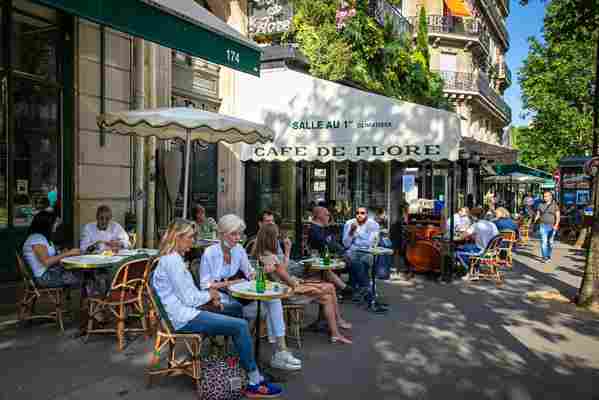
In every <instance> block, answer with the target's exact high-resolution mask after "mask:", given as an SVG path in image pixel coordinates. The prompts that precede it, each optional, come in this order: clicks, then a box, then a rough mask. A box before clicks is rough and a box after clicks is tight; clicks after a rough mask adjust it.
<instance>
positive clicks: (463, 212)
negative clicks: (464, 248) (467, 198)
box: [446, 207, 472, 232]
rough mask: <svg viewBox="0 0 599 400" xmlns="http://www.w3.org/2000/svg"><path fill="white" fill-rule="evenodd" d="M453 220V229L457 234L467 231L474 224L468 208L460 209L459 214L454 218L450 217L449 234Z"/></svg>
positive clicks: (448, 220) (448, 221)
mask: <svg viewBox="0 0 599 400" xmlns="http://www.w3.org/2000/svg"><path fill="white" fill-rule="evenodd" d="M451 218H453V219H454V222H453V223H454V225H453V229H454V230H455V232H464V231H466V230H467V229H468V228H469V227H470V225H471V223H472V222H471V221H470V210H469V209H468V207H462V208H460V209H459V210H458V212H457V213H455V214H454V215H453V217H449V218H448V219H447V227H446V228H447V232H449V229H450V224H451Z"/></svg>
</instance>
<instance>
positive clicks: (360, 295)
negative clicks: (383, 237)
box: [343, 207, 380, 302]
mask: <svg viewBox="0 0 599 400" xmlns="http://www.w3.org/2000/svg"><path fill="white" fill-rule="evenodd" d="M379 235H380V226H379V224H377V223H376V221H374V220H373V219H370V218H368V210H367V209H366V207H358V209H357V210H356V218H353V219H350V220H349V221H347V222H346V223H345V226H344V227H343V246H344V247H345V249H346V253H345V254H346V256H347V257H348V258H349V259H350V260H351V261H350V273H351V281H352V285H353V287H354V298H353V300H354V301H355V302H360V301H364V300H366V301H368V296H369V288H370V279H369V275H368V271H369V269H370V265H371V264H372V256H371V255H370V254H368V253H365V252H361V251H357V250H358V249H360V248H367V247H371V246H375V245H377V244H378V243H375V241H376V240H377V238H378V237H379Z"/></svg>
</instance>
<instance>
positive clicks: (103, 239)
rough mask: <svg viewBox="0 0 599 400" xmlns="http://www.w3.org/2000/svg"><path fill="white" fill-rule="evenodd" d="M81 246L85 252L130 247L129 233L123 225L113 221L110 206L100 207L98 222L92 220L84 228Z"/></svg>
mask: <svg viewBox="0 0 599 400" xmlns="http://www.w3.org/2000/svg"><path fill="white" fill-rule="evenodd" d="M80 248H81V252H85V253H89V252H93V251H103V250H108V249H111V250H114V251H118V250H119V249H127V248H129V235H128V234H127V232H125V230H124V229H123V227H122V226H121V225H119V224H118V223H117V222H114V221H112V211H111V210H110V207H108V206H106V205H102V206H100V207H98V210H97V211H96V222H90V223H89V224H87V225H85V227H84V228H83V232H82V233H81V246H80Z"/></svg>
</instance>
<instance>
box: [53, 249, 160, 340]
mask: <svg viewBox="0 0 599 400" xmlns="http://www.w3.org/2000/svg"><path fill="white" fill-rule="evenodd" d="M157 254H158V250H155V249H137V250H121V251H120V252H119V253H118V255H114V256H103V255H100V254H87V255H81V256H72V257H65V258H63V259H62V260H60V262H61V264H62V266H63V268H64V269H65V270H68V271H83V273H84V276H87V278H84V279H83V282H82V285H81V294H80V307H79V308H80V310H79V315H80V318H79V319H80V331H81V333H82V334H85V330H86V328H87V319H88V313H87V305H86V304H85V302H86V301H87V298H88V293H87V290H86V288H85V281H87V280H88V279H89V276H90V275H93V274H94V273H95V272H96V271H99V270H109V271H110V272H111V274H112V275H114V274H115V273H116V271H117V270H118V268H119V267H120V266H121V265H123V264H124V263H126V262H129V261H132V260H136V259H143V258H149V257H152V256H155V255H157Z"/></svg>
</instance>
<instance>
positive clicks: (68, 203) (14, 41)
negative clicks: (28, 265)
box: [0, 0, 260, 281]
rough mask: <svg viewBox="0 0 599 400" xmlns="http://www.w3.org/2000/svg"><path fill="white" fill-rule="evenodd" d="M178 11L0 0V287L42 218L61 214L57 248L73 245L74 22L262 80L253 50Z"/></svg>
mask: <svg viewBox="0 0 599 400" xmlns="http://www.w3.org/2000/svg"><path fill="white" fill-rule="evenodd" d="M171 3H172V5H173V7H175V8H174V9H171V8H169V7H170V5H171ZM177 4H178V2H172V1H170V0H159V1H154V2H152V3H151V4H150V3H149V2H145V1H143V0H85V1H83V0H68V1H67V0H62V1H61V0H35V1H30V0H0V44H1V46H0V48H1V52H0V85H1V87H0V89H1V90H0V154H1V163H0V254H1V255H2V257H1V258H0V260H1V261H0V281H11V280H15V279H16V278H17V276H16V271H15V267H14V263H15V256H14V254H15V251H16V250H17V248H18V247H19V246H20V244H22V242H23V241H24V239H25V237H26V234H27V230H28V227H29V225H30V223H31V220H32V218H33V216H34V215H35V213H36V212H38V211H39V210H41V209H44V208H47V207H52V208H53V209H54V210H55V211H56V212H57V214H58V215H59V217H60V219H61V221H62V225H61V227H60V228H59V229H58V232H57V238H56V240H57V241H58V242H63V244H64V245H65V246H72V245H76V243H77V241H78V240H77V239H78V238H75V237H74V232H75V229H74V226H73V225H74V220H75V219H76V218H75V215H74V213H75V212H76V210H75V207H74V203H75V199H76V195H77V194H76V193H75V184H74V181H75V176H76V174H77V170H76V168H77V167H76V165H77V164H76V160H75V155H76V154H77V151H78V150H77V148H76V143H77V138H78V131H77V129H78V121H77V108H78V104H77V101H78V100H77V96H76V93H75V86H76V82H77V77H76V65H75V64H76V59H77V47H76V46H77V44H76V40H75V38H76V35H77V28H76V24H77V19H78V18H82V19H85V20H87V21H92V22H94V23H96V24H99V25H101V26H106V27H110V28H112V29H115V30H117V31H120V32H123V33H126V34H129V35H132V36H135V37H140V38H143V39H146V40H149V41H151V42H155V43H158V44H161V45H163V46H165V47H169V48H172V49H176V50H179V51H182V52H185V53H187V54H190V55H192V56H196V57H201V58H203V59H205V60H208V61H211V62H214V63H217V64H220V65H224V66H227V67H230V68H232V69H235V70H238V71H242V72H245V73H250V74H254V75H258V74H259V60H260V50H259V49H258V48H257V46H255V45H252V44H250V43H249V42H247V40H245V39H243V38H241V36H240V35H238V34H236V33H234V32H232V29H229V28H228V27H227V26H226V24H224V23H223V22H221V21H220V20H217V19H216V17H214V16H213V15H211V14H209V13H207V12H206V10H205V9H203V8H201V7H199V6H194V7H192V9H193V10H195V11H197V12H196V13H195V14H194V15H190V16H186V15H183V14H181V13H179V12H178V11H179V10H177V9H176V6H177ZM222 25H225V26H224V27H223V26H222ZM79 79H81V78H79ZM98 184H102V183H101V182H98Z"/></svg>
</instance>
